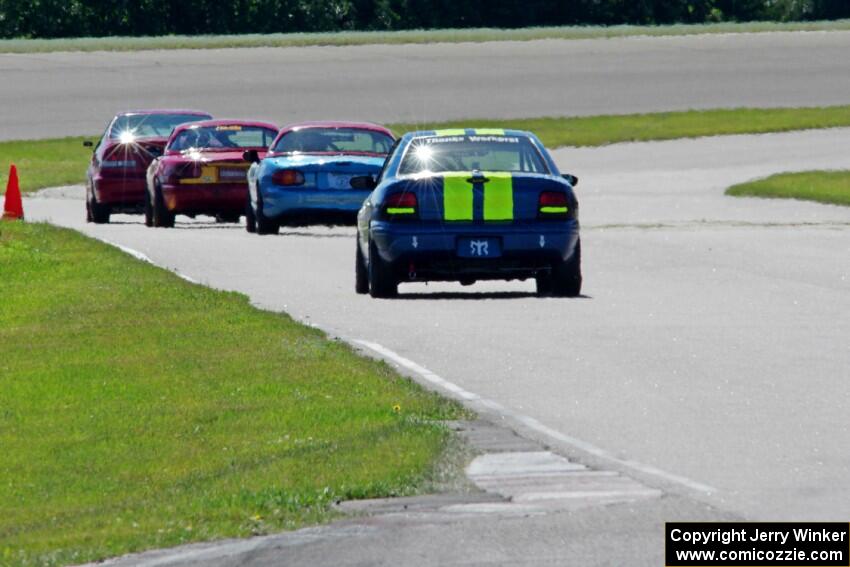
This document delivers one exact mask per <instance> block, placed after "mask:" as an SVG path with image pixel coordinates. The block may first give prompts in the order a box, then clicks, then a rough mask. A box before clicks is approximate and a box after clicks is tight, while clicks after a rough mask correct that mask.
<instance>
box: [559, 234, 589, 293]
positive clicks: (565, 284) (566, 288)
mask: <svg viewBox="0 0 850 567" xmlns="http://www.w3.org/2000/svg"><path fill="white" fill-rule="evenodd" d="M581 281H582V277H581V239H579V240H578V241H577V242H576V247H575V250H574V251H573V255H572V256H571V257H570V258H569V259H568V260H566V261H564V262H560V263H558V264H556V265H555V266H553V268H552V294H553V295H557V296H559V297H577V296H579V295H580V294H581Z"/></svg>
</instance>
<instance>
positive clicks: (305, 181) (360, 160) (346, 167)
mask: <svg viewBox="0 0 850 567" xmlns="http://www.w3.org/2000/svg"><path fill="white" fill-rule="evenodd" d="M394 141H395V139H394V136H393V134H392V132H390V131H389V130H387V129H386V128H384V127H383V126H378V125H376V124H368V123H361V122H304V123H301V124H293V125H290V126H286V127H285V128H283V129H282V130H281V131H280V132H279V133H278V135H277V138H275V140H274V142H272V144H271V146H270V148H269V152H268V154H267V155H266V156H265V158H264V159H262V161H261V160H260V156H259V155H258V152H256V151H254V152H245V156H244V157H245V159H246V160H248V161H251V162H254V165H252V166H251V168H250V169H249V170H248V193H249V195H248V202H247V204H246V207H245V216H246V220H247V222H246V227H247V229H248V232H257V233H259V234H276V233H277V232H278V230H279V228H280V225H281V224H287V225H305V224H311V223H327V224H331V223H339V222H343V223H346V222H347V223H349V224H353V223H354V220H355V219H356V217H357V210H358V209H359V208H360V205H361V204H362V203H363V200H364V199H365V198H366V197H367V196H368V195H369V189H364V188H362V187H360V188H355V187H352V185H351V179H352V178H354V177H358V176H363V175H375V174H377V173H378V172H379V171H380V170H381V166H382V165H383V164H384V159H385V158H386V157H387V153H388V152H389V151H390V148H391V147H392V145H393V142H394Z"/></svg>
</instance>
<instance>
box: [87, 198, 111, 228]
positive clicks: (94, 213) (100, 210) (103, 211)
mask: <svg viewBox="0 0 850 567" xmlns="http://www.w3.org/2000/svg"><path fill="white" fill-rule="evenodd" d="M89 210H90V211H91V221H92V222H93V223H95V224H107V223H108V222H109V215H110V214H111V213H112V211H111V210H110V208H109V205H101V204H100V203H98V202H97V197H96V196H95V194H94V192H92V195H91V199H90V200H89Z"/></svg>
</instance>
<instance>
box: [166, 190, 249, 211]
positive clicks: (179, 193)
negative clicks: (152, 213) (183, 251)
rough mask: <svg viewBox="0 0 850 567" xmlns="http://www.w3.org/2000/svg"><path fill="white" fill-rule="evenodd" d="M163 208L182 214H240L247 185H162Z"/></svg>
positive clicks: (243, 205) (246, 196)
mask: <svg viewBox="0 0 850 567" xmlns="http://www.w3.org/2000/svg"><path fill="white" fill-rule="evenodd" d="M162 198H163V200H164V201H165V208H166V209H168V210H169V211H170V212H172V213H182V214H189V215H194V214H202V215H203V214H209V215H216V214H237V213H238V214H242V213H243V212H244V211H245V202H246V200H247V198H248V185H247V183H215V184H213V183H211V184H209V185H163V187H162Z"/></svg>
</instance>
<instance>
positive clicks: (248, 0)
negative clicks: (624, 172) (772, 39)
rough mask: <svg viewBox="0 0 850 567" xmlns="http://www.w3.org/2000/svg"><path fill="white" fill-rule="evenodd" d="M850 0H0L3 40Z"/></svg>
mask: <svg viewBox="0 0 850 567" xmlns="http://www.w3.org/2000/svg"><path fill="white" fill-rule="evenodd" d="M847 17H850V0H498V1H493V0H111V1H109V0H0V37H3V38H16V37H28V38H52V37H100V36H116V35H125V36H142V35H169V34H180V35H197V34H238V33H275V32H284V33H286V32H317V31H341V30H403V29H421V28H468V27H497V28H518V27H528V26H555V25H612V24H670V23H703V22H723V21H755V20H774V21H798V20H830V19H838V18H847Z"/></svg>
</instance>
